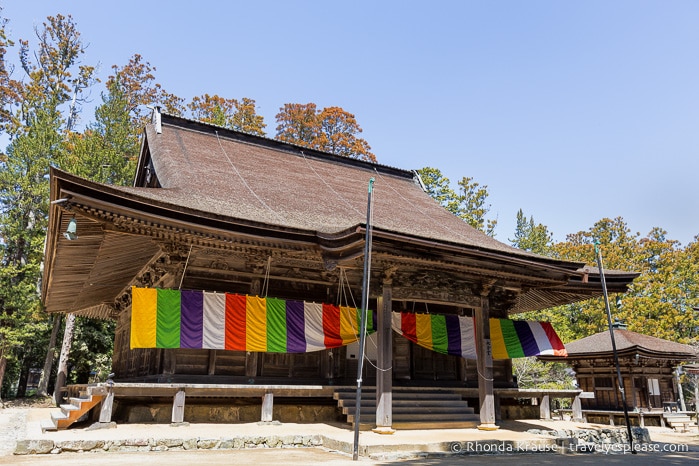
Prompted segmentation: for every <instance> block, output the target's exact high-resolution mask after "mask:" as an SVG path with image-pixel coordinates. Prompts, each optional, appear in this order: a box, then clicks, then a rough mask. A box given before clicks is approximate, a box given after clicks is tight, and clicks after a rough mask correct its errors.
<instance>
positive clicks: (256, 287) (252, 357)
mask: <svg viewBox="0 0 699 466" xmlns="http://www.w3.org/2000/svg"><path fill="white" fill-rule="evenodd" d="M261 287H262V282H261V281H260V279H259V278H256V279H254V280H253V281H252V282H251V283H250V294H251V295H253V296H259V294H260V289H261ZM259 360H260V356H259V353H257V352H255V351H248V352H247V353H245V376H246V377H257V375H258V366H259V364H260V362H259Z"/></svg>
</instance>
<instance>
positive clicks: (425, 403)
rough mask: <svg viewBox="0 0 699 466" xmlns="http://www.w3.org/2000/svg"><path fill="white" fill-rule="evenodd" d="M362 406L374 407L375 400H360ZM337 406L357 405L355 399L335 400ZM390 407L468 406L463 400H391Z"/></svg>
mask: <svg viewBox="0 0 699 466" xmlns="http://www.w3.org/2000/svg"><path fill="white" fill-rule="evenodd" d="M361 402H362V406H376V398H368V399H366V400H365V399H362V400H361ZM337 404H338V406H341V407H348V408H350V407H352V406H356V405H357V400H356V399H345V400H342V399H340V400H337ZM391 405H392V406H393V407H394V408H397V407H401V406H409V407H413V408H422V407H450V406H453V407H459V406H468V402H466V401H464V400H461V399H459V400H396V399H393V401H392V402H391Z"/></svg>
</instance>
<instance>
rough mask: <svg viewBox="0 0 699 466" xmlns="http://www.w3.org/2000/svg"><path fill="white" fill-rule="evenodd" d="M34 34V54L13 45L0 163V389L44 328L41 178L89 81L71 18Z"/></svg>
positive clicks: (44, 180)
mask: <svg viewBox="0 0 699 466" xmlns="http://www.w3.org/2000/svg"><path fill="white" fill-rule="evenodd" d="M35 32H36V37H37V39H38V47H37V50H36V51H35V52H34V53H30V46H29V41H26V40H20V50H19V59H20V62H21V67H22V70H24V72H25V74H26V83H22V84H17V85H16V90H17V100H11V101H10V102H9V111H8V112H7V113H8V114H9V115H11V118H9V120H8V122H7V124H6V126H5V130H6V132H7V134H8V136H9V138H10V145H9V146H8V148H7V153H6V155H5V156H3V157H2V159H1V160H0V238H2V242H1V243H0V258H1V260H2V264H0V265H1V267H0V270H2V272H1V273H0V316H2V319H3V325H2V327H1V329H0V386H4V384H3V382H4V381H5V377H4V374H5V370H6V368H7V367H8V364H17V363H18V361H25V362H26V363H29V362H28V361H26V358H24V356H23V355H24V354H26V351H24V349H23V346H25V345H27V344H28V342H32V343H37V342H39V341H40V340H41V338H43V336H44V335H45V334H46V329H47V328H48V327H49V325H48V320H49V319H48V316H46V315H44V314H42V313H41V312H39V311H40V301H39V294H38V283H39V278H40V270H41V267H40V265H41V260H42V255H43V245H44V238H45V232H46V226H47V218H48V190H49V189H48V171H49V167H50V165H52V164H56V163H57V161H58V160H59V154H60V153H61V151H62V150H63V148H62V146H63V142H64V135H65V134H66V132H67V131H68V130H69V129H70V127H71V125H74V123H75V122H76V121H77V115H78V113H79V112H80V102H82V101H83V99H82V93H83V92H84V91H85V90H86V89H87V88H88V87H89V86H90V85H91V84H92V83H93V82H94V80H93V78H92V74H93V72H94V68H93V67H90V66H85V65H80V64H79V59H80V56H81V55H82V54H83V51H84V50H83V46H82V42H81V40H80V34H79V33H78V31H77V29H76V28H75V24H74V23H73V21H72V19H71V17H70V16H68V17H64V16H62V15H57V16H56V17H51V16H50V17H48V18H47V22H45V23H44V24H43V28H42V29H37V30H36V31H35ZM3 36H4V33H3ZM7 44H9V42H8V43H7ZM32 57H34V59H32ZM5 108H6V110H8V107H7V106H6V107H5ZM64 113H65V114H67V118H64V117H63V116H62V115H63V114H64ZM25 349H26V348H25ZM12 370H13V369H12V368H10V371H11V372H12ZM18 372H21V371H18Z"/></svg>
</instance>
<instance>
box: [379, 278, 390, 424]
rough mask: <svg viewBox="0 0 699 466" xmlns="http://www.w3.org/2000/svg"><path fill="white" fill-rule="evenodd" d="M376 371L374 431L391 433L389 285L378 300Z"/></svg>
mask: <svg viewBox="0 0 699 466" xmlns="http://www.w3.org/2000/svg"><path fill="white" fill-rule="evenodd" d="M376 308H377V309H378V310H379V312H378V321H379V322H378V329H377V346H378V354H377V359H376V363H377V366H378V367H377V369H376V431H378V432H379V433H393V432H395V431H394V430H393V428H392V425H393V371H392V370H391V369H390V367H391V365H392V361H393V332H392V330H391V309H392V308H393V306H392V299H391V285H390V284H385V283H384V285H383V295H382V296H381V297H379V298H378V300H377V306H376Z"/></svg>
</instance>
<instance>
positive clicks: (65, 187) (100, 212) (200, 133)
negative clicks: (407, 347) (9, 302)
mask: <svg viewBox="0 0 699 466" xmlns="http://www.w3.org/2000/svg"><path fill="white" fill-rule="evenodd" d="M156 116H157V117H158V118H157V119H155V120H154V122H153V123H151V124H149V125H147V127H146V128H145V134H144V139H143V144H142V149H141V154H140V157H139V161H138V167H137V172H136V176H135V181H134V186H132V187H120V186H111V185H104V184H100V183H95V182H91V181H88V180H85V179H83V178H80V177H77V176H74V175H70V174H68V173H65V172H62V171H60V170H56V169H54V170H52V173H51V201H52V208H51V211H50V215H49V232H48V238H47V249H46V250H47V257H46V267H45V271H44V280H43V289H42V295H43V299H44V303H45V305H46V308H47V310H48V311H49V312H83V313H84V314H85V315H93V316H102V317H104V316H105V315H106V314H107V313H108V310H109V308H110V306H112V304H113V302H114V300H115V299H117V297H118V295H119V294H120V293H124V291H123V290H126V289H128V286H129V285H130V284H132V283H133V280H134V278H135V277H137V276H138V275H139V274H140V275H142V274H143V273H144V270H145V268H146V267H147V266H148V264H152V262H153V260H154V258H155V257H158V255H159V254H160V255H162V253H163V251H164V250H167V251H166V252H168V251H169V248H172V247H178V246H177V245H182V244H186V245H189V246H191V245H194V244H196V245H198V246H201V247H213V248H220V247H224V248H225V247H228V246H226V245H232V244H234V243H235V244H238V245H242V246H237V247H247V246H245V245H246V244H247V245H251V247H257V248H258V250H260V251H262V249H264V248H277V249H276V250H279V248H280V247H292V246H293V248H296V250H297V251H301V250H303V251H305V253H306V254H307V256H306V257H310V256H308V254H315V255H316V256H317V257H318V258H321V257H322V259H320V260H321V262H323V261H324V262H325V264H326V266H325V270H318V269H317V266H313V267H314V268H311V267H310V266H309V267H306V268H305V269H304V266H299V265H298V263H301V264H304V263H306V264H307V263H308V260H305V259H304V261H305V262H304V261H302V262H299V260H300V259H298V258H297V259H294V260H295V261H296V263H297V265H295V266H292V265H288V267H287V268H286V269H285V270H280V271H279V274H278V278H280V279H289V277H292V276H293V275H295V274H300V275H299V277H300V276H301V275H303V274H304V272H306V273H307V275H309V274H315V275H317V276H313V277H310V276H307V277H306V279H307V282H309V283H311V282H312V283H326V282H327V280H326V278H324V277H326V275H327V272H328V271H331V270H332V267H333V265H332V264H343V266H347V265H353V266H355V267H350V270H357V267H356V265H357V264H356V262H355V263H353V262H352V261H353V260H355V259H357V258H361V257H362V256H363V245H364V232H365V230H366V228H367V219H366V213H367V210H368V209H367V202H368V187H369V183H370V179H372V178H373V179H374V182H373V188H372V210H371V211H372V220H371V226H372V233H373V235H372V236H373V238H374V245H373V247H374V249H375V250H376V252H377V253H378V254H383V256H382V257H383V259H384V260H385V264H389V263H391V262H393V263H396V264H398V263H399V264H404V266H405V267H402V268H403V269H405V270H409V269H410V270H412V272H411V273H412V274H413V276H416V275H417V274H422V273H425V274H426V275H425V279H424V280H423V279H420V282H421V283H432V282H430V280H429V278H430V277H428V275H430V273H432V272H431V271H430V269H432V268H433V267H434V268H435V270H439V271H438V272H437V274H441V275H440V278H439V279H434V277H432V278H433V279H434V280H433V282H439V283H442V284H450V283H451V284H452V285H449V286H452V288H453V289H455V290H457V292H460V291H459V290H463V285H459V283H464V284H466V285H467V286H470V285H468V284H475V285H478V284H479V283H481V284H482V283H490V284H495V285H497V286H500V287H501V290H503V293H504V294H507V293H511V294H512V296H515V295H516V296H515V297H516V300H515V301H512V302H511V303H510V304H508V306H510V312H523V311H527V310H535V309H543V308H546V307H551V306H555V305H559V304H566V303H571V302H576V301H580V300H583V299H587V298H589V297H593V296H599V295H600V294H601V288H600V277H599V272H598V271H597V270H596V269H594V268H591V267H586V266H585V265H584V264H582V263H578V262H569V261H560V260H555V259H551V258H548V257H543V256H539V255H536V254H532V253H530V252H527V251H523V250H520V249H517V248H514V247H512V246H510V245H507V244H505V243H502V242H500V241H498V240H496V239H494V238H492V237H490V236H487V235H485V234H484V233H483V232H481V231H479V230H476V229H475V228H473V227H471V226H470V225H468V224H467V223H466V222H464V221H463V220H462V219H460V218H458V217H456V216H455V215H453V214H452V213H450V212H448V211H447V210H446V209H444V208H443V207H442V206H441V205H439V204H438V203H437V202H436V201H435V200H434V199H432V198H431V197H430V196H429V194H427V193H426V192H425V190H424V189H423V187H422V183H421V181H420V180H419V178H418V177H417V175H416V174H415V172H412V171H408V170H402V169H398V168H394V167H389V166H385V165H380V164H375V163H370V162H364V161H360V160H356V159H350V158H347V157H342V156H337V155H333V154H327V153H323V152H318V151H314V150H311V149H307V148H303V147H300V146H296V145H293V144H288V143H283V142H280V141H276V140H273V139H268V138H264V137H259V136H254V135H249V134H245V133H241V132H237V131H232V130H228V129H225V128H221V127H217V126H213V125H209V124H204V123H201V122H197V121H193V120H188V119H184V118H179V117H174V116H169V115H159V114H156ZM76 215H77V218H78V224H79V227H78V236H79V238H80V240H79V241H68V240H67V239H65V238H64V237H63V234H62V232H63V231H65V229H66V226H67V224H68V221H69V219H70V218H71V217H72V216H76ZM173 245H174V246H173ZM282 245H285V246H282ZM268 250H269V251H271V250H272V249H268ZM314 251H315V252H314ZM168 253H169V252H168ZM190 253H191V247H190ZM299 254H300V252H299ZM222 257H224V256H222ZM231 257H233V256H231V255H230V254H229V255H227V256H225V257H224V258H225V260H232V259H231ZM236 257H238V256H236ZM209 259H211V260H210V261H209V264H211V263H212V261H213V259H216V258H213V259H212V258H209ZM216 260H217V261H218V259H216ZM201 261H204V259H203V258H202V259H201ZM289 264H291V263H289ZM238 265H239V266H240V267H243V266H244V267H253V266H252V265H251V263H250V264H248V263H245V264H242V263H241V264H238ZM206 267H208V268H209V269H211V267H212V266H206V265H205V264H200V268H206ZM217 267H218V266H217ZM220 267H224V268H228V267H231V264H224V265H220ZM220 267H219V268H220ZM240 267H239V268H240ZM387 267H390V264H389V265H387ZM253 268H254V267H253ZM321 268H323V267H322V266H321ZM211 270H213V269H211ZM226 270H227V269H226ZM359 271H360V272H361V267H359ZM212 273H213V272H212ZM220 273H223V272H220ZM231 273H232V272H231ZM237 273H242V272H241V271H240V270H238V271H237ZM244 273H245V274H246V275H245V276H248V277H250V276H252V275H255V274H257V273H258V272H254V271H252V269H250V268H249V269H248V270H247V271H246V272H244ZM406 273H407V272H406ZM605 276H606V282H607V286H608V287H609V290H610V292H623V291H625V290H626V287H627V286H628V284H629V283H630V282H631V281H632V280H633V279H634V278H635V277H636V276H637V274H635V273H633V272H621V271H606V273H605ZM355 278H356V277H355ZM413 279H414V277H413ZM327 283H330V282H327ZM453 284H456V285H453ZM426 286H427V287H429V286H431V285H426ZM445 286H446V285H445ZM473 292H475V291H473ZM469 293H471V291H469ZM444 296H446V295H444ZM474 296H477V295H474ZM503 296H504V295H503ZM444 299H445V301H444V302H449V298H444ZM508 299H509V298H508ZM513 299H514V298H513ZM462 304H463V303H462ZM111 314H112V315H114V313H113V312H112V313H111Z"/></svg>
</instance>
